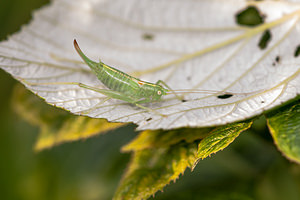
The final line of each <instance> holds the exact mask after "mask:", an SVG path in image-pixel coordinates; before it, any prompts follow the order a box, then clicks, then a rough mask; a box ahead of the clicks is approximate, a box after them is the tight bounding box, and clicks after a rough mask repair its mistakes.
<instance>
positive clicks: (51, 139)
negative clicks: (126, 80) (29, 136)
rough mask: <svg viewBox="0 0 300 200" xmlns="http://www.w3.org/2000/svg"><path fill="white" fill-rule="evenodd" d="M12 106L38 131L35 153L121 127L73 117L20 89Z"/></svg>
mask: <svg viewBox="0 0 300 200" xmlns="http://www.w3.org/2000/svg"><path fill="white" fill-rule="evenodd" d="M13 106H14V108H15V110H16V112H17V113H18V114H19V115H20V116H22V117H23V118H24V119H25V120H27V121H28V122H30V123H32V124H34V125H36V126H39V127H40V128H41V132H40V135H39V137H38V139H37V142H36V144H35V150H38V151H39V150H43V149H45V148H50V147H52V146H54V145H57V144H60V143H63V142H67V141H75V140H79V139H84V138H88V137H91V136H94V135H97V134H100V133H105V132H107V131H109V130H112V129H115V128H117V127H120V126H121V125H122V123H108V122H107V121H106V120H105V119H92V118H88V117H82V116H75V115H72V114H70V113H69V112H67V111H64V110H62V109H59V108H55V107H53V106H50V105H47V104H46V103H45V102H43V101H42V100H41V99H40V98H38V97H36V96H35V95H33V94H32V93H31V92H29V91H28V90H26V89H25V88H24V87H23V86H21V85H17V86H16V87H15V89H14V95H13Z"/></svg>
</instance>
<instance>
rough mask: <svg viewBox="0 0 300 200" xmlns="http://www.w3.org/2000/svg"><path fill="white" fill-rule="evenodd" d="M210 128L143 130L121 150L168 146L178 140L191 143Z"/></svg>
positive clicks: (204, 135) (206, 133) (204, 134)
mask: <svg viewBox="0 0 300 200" xmlns="http://www.w3.org/2000/svg"><path fill="white" fill-rule="evenodd" d="M211 130H212V128H179V129H174V130H170V131H164V130H155V131H152V130H147V131H143V132H141V133H140V134H139V136H137V137H136V138H135V139H134V140H133V141H131V142H130V143H129V144H127V145H126V146H124V147H123V148H122V151H138V150H143V149H148V148H158V147H168V146H170V145H173V144H177V143H178V142H180V141H186V142H187V143H191V142H193V141H195V140H199V139H202V138H204V137H206V136H207V135H208V134H209V133H210V131H211Z"/></svg>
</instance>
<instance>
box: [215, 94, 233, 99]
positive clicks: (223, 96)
mask: <svg viewBox="0 0 300 200" xmlns="http://www.w3.org/2000/svg"><path fill="white" fill-rule="evenodd" d="M232 96H233V94H222V95H219V96H217V97H218V98H219V99H228V98H230V97H232Z"/></svg>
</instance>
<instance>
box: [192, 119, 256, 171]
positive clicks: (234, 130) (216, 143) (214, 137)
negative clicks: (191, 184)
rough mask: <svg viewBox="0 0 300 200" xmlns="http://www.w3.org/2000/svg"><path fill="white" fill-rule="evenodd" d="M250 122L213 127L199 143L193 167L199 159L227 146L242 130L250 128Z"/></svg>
mask: <svg viewBox="0 0 300 200" xmlns="http://www.w3.org/2000/svg"><path fill="white" fill-rule="evenodd" d="M252 122H253V121H246V122H238V123H233V124H228V125H225V126H219V127H217V128H215V129H214V130H213V131H212V132H211V133H210V135H209V136H207V137H205V138H204V139H203V140H201V142H200V143H199V145H198V152H197V160H196V161H195V163H194V166H193V167H195V166H196V164H197V163H198V162H199V160H200V159H204V158H206V157H207V156H209V155H211V154H212V153H216V152H218V151H220V150H223V149H224V148H225V147H227V146H228V145H229V144H230V143H231V142H233V141H234V139H235V138H236V137H237V136H239V134H240V133H241V132H242V131H245V130H247V129H248V128H250V127H251V125H252Z"/></svg>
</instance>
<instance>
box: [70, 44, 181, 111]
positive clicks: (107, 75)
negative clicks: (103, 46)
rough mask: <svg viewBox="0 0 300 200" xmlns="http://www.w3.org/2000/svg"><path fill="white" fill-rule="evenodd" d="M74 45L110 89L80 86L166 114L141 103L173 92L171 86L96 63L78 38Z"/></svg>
mask: <svg viewBox="0 0 300 200" xmlns="http://www.w3.org/2000/svg"><path fill="white" fill-rule="evenodd" d="M74 47H75V49H76V51H77V52H78V54H79V55H80V57H81V58H82V59H83V61H84V62H85V63H86V64H87V65H88V66H89V67H90V68H91V70H92V72H93V73H94V74H95V75H96V76H97V78H98V79H99V80H100V81H101V82H102V83H103V84H104V85H105V86H106V87H107V88H108V89H109V90H108V89H99V88H96V87H91V86H88V85H85V84H82V83H78V86H79V87H82V88H86V89H89V90H93V91H95V92H99V93H101V94H104V95H105V96H107V97H108V98H107V99H109V98H113V99H119V100H122V101H126V102H128V103H131V104H134V105H135V106H137V107H140V108H142V109H145V110H147V111H149V112H154V113H156V114H159V115H161V116H163V117H165V116H166V115H163V114H161V113H159V112H157V111H155V110H153V109H150V108H147V107H145V106H142V105H141V104H142V103H151V102H155V101H159V100H161V98H162V96H164V95H167V94H168V93H169V92H172V90H171V89H170V87H169V86H168V85H167V84H166V83H165V82H164V81H162V80H158V81H157V82H156V83H150V82H146V81H142V80H140V79H138V78H135V77H133V76H130V75H129V74H126V73H124V72H122V71H120V70H117V69H115V68H113V67H110V66H108V65H106V64H104V63H102V62H101V61H99V63H96V62H94V61H92V60H90V59H89V58H88V57H87V56H85V55H84V54H83V52H82V51H81V49H80V48H79V46H78V44H77V42H76V40H74ZM165 87H166V88H165ZM167 88H168V89H167ZM175 95H176V94H175ZM177 97H178V96H177Z"/></svg>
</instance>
